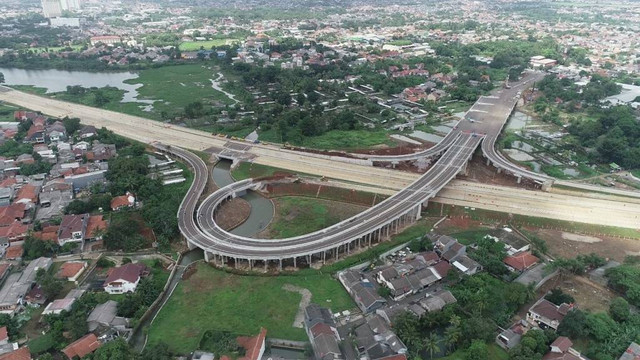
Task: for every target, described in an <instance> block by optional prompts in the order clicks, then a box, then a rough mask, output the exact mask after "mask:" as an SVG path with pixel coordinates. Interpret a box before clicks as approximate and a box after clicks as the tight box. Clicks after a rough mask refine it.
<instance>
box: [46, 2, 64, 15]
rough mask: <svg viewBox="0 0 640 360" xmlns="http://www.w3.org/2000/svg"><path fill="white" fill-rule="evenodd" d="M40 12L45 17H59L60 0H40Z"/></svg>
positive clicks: (60, 10) (60, 12)
mask: <svg viewBox="0 0 640 360" xmlns="http://www.w3.org/2000/svg"><path fill="white" fill-rule="evenodd" d="M42 13H43V14H44V17H46V18H54V17H60V16H61V15H62V4H61V3H60V0H42Z"/></svg>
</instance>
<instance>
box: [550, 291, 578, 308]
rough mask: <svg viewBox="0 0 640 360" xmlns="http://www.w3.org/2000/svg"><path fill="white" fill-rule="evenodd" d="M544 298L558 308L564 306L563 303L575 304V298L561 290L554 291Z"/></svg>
mask: <svg viewBox="0 0 640 360" xmlns="http://www.w3.org/2000/svg"><path fill="white" fill-rule="evenodd" d="M544 298H545V299H547V300H549V301H551V302H552V303H554V304H556V305H558V306H560V305H562V304H563V303H564V304H572V303H574V302H575V299H574V298H573V296H571V295H569V294H565V293H564V292H563V291H562V289H560V288H555V289H552V290H551V292H550V293H549V294H548V295H547V296H545V297H544Z"/></svg>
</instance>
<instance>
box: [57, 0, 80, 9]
mask: <svg viewBox="0 0 640 360" xmlns="http://www.w3.org/2000/svg"><path fill="white" fill-rule="evenodd" d="M60 5H61V7H62V10H65V11H77V10H80V0H60Z"/></svg>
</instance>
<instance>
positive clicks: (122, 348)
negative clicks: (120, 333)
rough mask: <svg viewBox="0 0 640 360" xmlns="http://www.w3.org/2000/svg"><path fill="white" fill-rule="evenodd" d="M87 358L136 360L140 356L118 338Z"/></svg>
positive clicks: (96, 359) (97, 359) (95, 359)
mask: <svg viewBox="0 0 640 360" xmlns="http://www.w3.org/2000/svg"><path fill="white" fill-rule="evenodd" d="M86 358H87V359H90V360H135V359H137V358H138V354H136V352H135V351H133V349H131V347H130V346H129V344H128V343H127V342H126V341H125V340H124V339H123V338H117V339H116V340H114V341H110V342H108V343H106V344H104V345H103V346H101V347H99V348H98V350H96V351H95V352H94V353H93V354H92V355H90V356H87V357H86Z"/></svg>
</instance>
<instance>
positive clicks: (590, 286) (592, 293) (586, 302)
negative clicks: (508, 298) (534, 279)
mask: <svg viewBox="0 0 640 360" xmlns="http://www.w3.org/2000/svg"><path fill="white" fill-rule="evenodd" d="M554 288H560V289H562V291H563V292H564V293H566V294H569V295H571V296H572V297H573V298H574V299H575V300H576V305H577V306H578V308H579V309H582V310H587V311H590V312H606V311H608V310H609V303H610V302H611V300H612V299H613V298H615V297H616V295H615V294H614V293H613V292H611V291H610V290H609V289H607V288H606V287H604V286H602V285H600V284H597V283H595V282H593V281H591V280H589V279H588V278H586V277H583V276H576V275H564V274H561V275H558V276H556V277H555V278H553V279H551V280H549V281H547V282H546V283H545V284H544V285H543V286H541V287H540V289H538V292H537V294H538V297H540V296H544V294H546V293H547V292H548V291H550V290H551V289H554Z"/></svg>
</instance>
